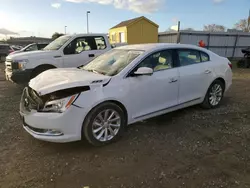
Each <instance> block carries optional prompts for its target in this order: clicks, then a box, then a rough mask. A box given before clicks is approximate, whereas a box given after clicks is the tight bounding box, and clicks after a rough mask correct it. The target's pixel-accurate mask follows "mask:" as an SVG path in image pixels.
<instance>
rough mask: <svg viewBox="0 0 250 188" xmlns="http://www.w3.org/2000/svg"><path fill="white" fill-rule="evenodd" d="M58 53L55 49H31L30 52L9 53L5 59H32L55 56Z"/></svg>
mask: <svg viewBox="0 0 250 188" xmlns="http://www.w3.org/2000/svg"><path fill="white" fill-rule="evenodd" d="M55 55H58V52H57V51H45V50H44V51H43V50H37V51H31V52H20V51H19V52H18V53H14V54H9V56H8V57H7V59H13V60H20V59H32V58H36V59H38V58H43V57H46V58H47V57H49V56H55Z"/></svg>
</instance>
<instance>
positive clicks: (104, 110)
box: [82, 102, 127, 146]
mask: <svg viewBox="0 0 250 188" xmlns="http://www.w3.org/2000/svg"><path fill="white" fill-rule="evenodd" d="M126 124H127V120H126V116H125V113H124V111H123V110H122V108H120V107H119V106H118V105H116V104H114V103H112V102H105V103H102V104H100V105H98V106H96V107H95V108H94V109H92V110H91V111H90V112H89V114H88V115H87V117H86V118H85V121H84V122H83V127H82V138H85V139H86V140H87V141H88V143H89V144H91V145H93V146H103V145H106V144H109V143H111V142H115V141H117V140H118V139H119V138H120V137H121V136H122V135H123V133H124V130H125V126H126Z"/></svg>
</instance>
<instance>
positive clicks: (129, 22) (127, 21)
mask: <svg viewBox="0 0 250 188" xmlns="http://www.w3.org/2000/svg"><path fill="white" fill-rule="evenodd" d="M142 19H145V20H147V21H148V22H150V23H151V24H153V25H155V26H156V27H159V26H158V25H157V24H156V23H154V22H152V21H151V20H149V19H147V18H146V17H144V16H140V17H137V18H133V19H130V20H125V21H123V22H121V23H119V24H117V25H115V26H114V27H112V28H111V29H114V28H119V27H128V26H129V25H131V24H133V23H136V22H137V21H139V20H142Z"/></svg>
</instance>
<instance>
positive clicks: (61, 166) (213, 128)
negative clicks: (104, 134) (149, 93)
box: [0, 64, 250, 188]
mask: <svg viewBox="0 0 250 188" xmlns="http://www.w3.org/2000/svg"><path fill="white" fill-rule="evenodd" d="M234 72H235V74H234V75H235V76H234V83H233V86H232V88H231V89H230V91H229V92H228V93H227V95H226V96H225V98H224V100H223V104H222V105H221V107H220V108H217V109H214V110H202V109H201V108H200V107H198V106H195V107H191V108H187V109H184V110H180V111H177V112H173V113H170V114H167V115H164V116H160V117H157V118H153V119H151V120H148V121H145V122H143V123H137V124H135V125H132V126H129V127H128V129H127V131H126V133H125V135H124V137H123V138H122V139H121V140H120V141H119V142H117V143H114V144H111V145H108V146H105V147H101V148H94V147H91V146H89V145H87V144H86V143H84V142H74V143H68V144H54V143H47V142H42V141H38V140H35V139H34V138H32V137H31V136H30V135H28V134H27V133H26V132H25V131H24V130H23V128H22V124H21V121H20V118H19V114H18V108H19V100H20V95H21V91H22V90H21V88H20V87H17V86H16V85H15V84H12V83H9V82H6V81H4V79H3V78H4V77H3V64H0V101H1V102H0V187H3V188H12V187H20V188H23V187H28V188H39V187H45V188H52V187H53V188H54V187H55V188H83V187H85V186H89V187H90V188H95V187H100V188H116V187H118V188H119V187H121V188H122V187H123V188H125V187H126V188H138V187H142V188H144V187H145V188H150V187H152V188H156V187H157V188H163V187H164V188H166V187H169V188H172V187H173V188H175V187H177V188H179V187H192V188H194V187H197V188H203V187H204V188H205V187H213V188H214V187H216V188H217V187H229V188H234V187H240V188H245V187H250V149H249V145H250V134H249V133H250V100H249V98H250V95H249V92H250V84H249V83H250V76H249V75H250V70H239V69H236V70H235V71H234Z"/></svg>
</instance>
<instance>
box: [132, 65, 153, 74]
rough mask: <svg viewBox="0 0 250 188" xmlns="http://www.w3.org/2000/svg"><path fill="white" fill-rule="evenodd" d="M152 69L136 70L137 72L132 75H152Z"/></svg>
mask: <svg viewBox="0 0 250 188" xmlns="http://www.w3.org/2000/svg"><path fill="white" fill-rule="evenodd" d="M153 72H154V71H153V69H151V68H149V67H140V68H139V69H137V71H135V72H134V75H136V76H137V75H138V76H140V75H148V76H150V75H152V74H153Z"/></svg>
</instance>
